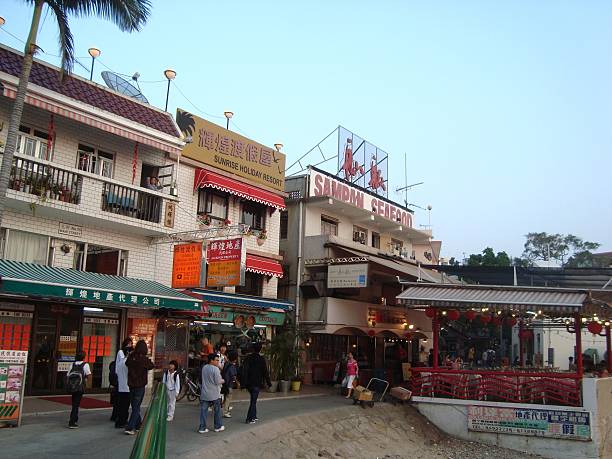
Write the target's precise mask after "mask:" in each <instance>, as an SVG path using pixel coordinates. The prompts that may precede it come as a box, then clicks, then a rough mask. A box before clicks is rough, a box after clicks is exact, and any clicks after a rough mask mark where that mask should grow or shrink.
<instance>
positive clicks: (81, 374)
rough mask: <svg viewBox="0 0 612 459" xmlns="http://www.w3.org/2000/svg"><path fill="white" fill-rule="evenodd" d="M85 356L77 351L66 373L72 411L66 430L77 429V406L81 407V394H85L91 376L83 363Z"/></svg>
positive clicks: (87, 366) (86, 365) (86, 364)
mask: <svg viewBox="0 0 612 459" xmlns="http://www.w3.org/2000/svg"><path fill="white" fill-rule="evenodd" d="M85 355H86V354H85V352H83V351H78V352H77V353H76V360H75V362H74V363H73V364H72V367H71V368H70V371H68V373H66V389H67V390H68V393H69V394H71V395H72V411H70V421H68V428H70V429H78V428H79V426H78V424H77V422H78V420H79V406H80V405H81V399H82V398H83V392H85V383H86V381H87V377H88V376H89V375H90V374H91V369H90V368H89V364H88V363H85V362H84V361H83V360H84V359H85Z"/></svg>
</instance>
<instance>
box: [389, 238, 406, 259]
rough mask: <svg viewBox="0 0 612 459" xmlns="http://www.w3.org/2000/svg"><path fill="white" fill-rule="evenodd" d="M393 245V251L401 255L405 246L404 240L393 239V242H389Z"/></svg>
mask: <svg viewBox="0 0 612 459" xmlns="http://www.w3.org/2000/svg"><path fill="white" fill-rule="evenodd" d="M389 245H390V246H391V253H393V254H395V255H400V254H401V253H402V247H403V246H404V243H403V242H402V241H398V240H397V239H393V238H392V239H391V243H390V244H389Z"/></svg>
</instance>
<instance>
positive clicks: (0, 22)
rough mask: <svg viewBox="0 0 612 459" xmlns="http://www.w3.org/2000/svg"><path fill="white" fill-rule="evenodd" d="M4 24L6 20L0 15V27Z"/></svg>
mask: <svg viewBox="0 0 612 459" xmlns="http://www.w3.org/2000/svg"><path fill="white" fill-rule="evenodd" d="M4 24H6V20H5V19H4V18H3V17H2V16H0V27H2V26H3V25H4Z"/></svg>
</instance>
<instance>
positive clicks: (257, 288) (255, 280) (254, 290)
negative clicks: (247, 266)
mask: <svg viewBox="0 0 612 459" xmlns="http://www.w3.org/2000/svg"><path fill="white" fill-rule="evenodd" d="M263 278H264V276H263V275H261V274H257V273H252V272H250V271H247V272H246V273H245V276H244V285H239V286H237V287H236V293H243V294H245V295H254V296H261V294H262V292H263V282H264V279H263Z"/></svg>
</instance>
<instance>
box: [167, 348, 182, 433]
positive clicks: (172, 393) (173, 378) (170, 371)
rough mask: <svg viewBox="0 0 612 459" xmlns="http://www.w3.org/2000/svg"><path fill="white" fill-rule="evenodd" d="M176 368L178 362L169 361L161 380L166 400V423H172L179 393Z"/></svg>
mask: <svg viewBox="0 0 612 459" xmlns="http://www.w3.org/2000/svg"><path fill="white" fill-rule="evenodd" d="M178 367H179V364H178V362H177V361H176V360H171V361H170V362H169V363H168V368H166V370H165V371H164V376H163V378H162V382H163V383H164V384H165V385H166V396H167V397H166V398H167V400H168V401H167V405H168V417H167V418H166V421H172V420H173V419H174V409H175V407H176V395H177V394H178V393H179V392H180V391H181V379H180V378H179V374H178Z"/></svg>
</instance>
